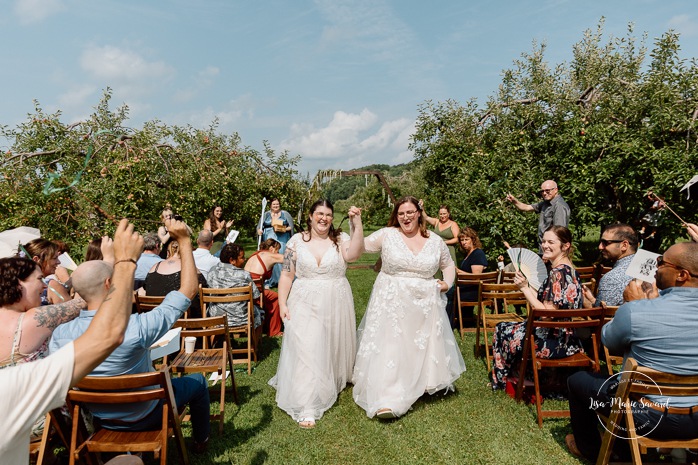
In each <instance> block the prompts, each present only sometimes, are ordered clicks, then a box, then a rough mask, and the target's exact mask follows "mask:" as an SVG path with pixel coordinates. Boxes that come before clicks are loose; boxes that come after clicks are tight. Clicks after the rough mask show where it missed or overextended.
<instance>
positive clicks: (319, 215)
mask: <svg viewBox="0 0 698 465" xmlns="http://www.w3.org/2000/svg"><path fill="white" fill-rule="evenodd" d="M315 218H317V219H318V220H321V219H324V218H327V219H330V220H331V219H332V218H334V215H333V214H332V213H320V212H315Z"/></svg>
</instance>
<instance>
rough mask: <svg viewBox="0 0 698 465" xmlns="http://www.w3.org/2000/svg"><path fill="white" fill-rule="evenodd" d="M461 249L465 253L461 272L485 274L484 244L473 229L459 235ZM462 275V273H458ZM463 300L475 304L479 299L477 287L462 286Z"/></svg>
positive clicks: (465, 229) (464, 230)
mask: <svg viewBox="0 0 698 465" xmlns="http://www.w3.org/2000/svg"><path fill="white" fill-rule="evenodd" d="M458 242H459V243H460V248H461V250H463V253H465V258H464V259H463V261H462V262H461V263H460V266H459V267H458V268H459V270H460V271H462V272H463V273H467V274H472V273H483V272H484V271H485V269H486V268H487V256H486V255H485V252H483V250H482V243H481V242H480V238H479V237H478V236H477V232H475V230H474V229H473V228H467V227H466V228H463V229H461V231H460V234H458ZM458 274H459V275H461V274H462V273H458ZM460 296H461V300H465V301H468V302H474V301H477V299H478V287H477V286H461V289H460Z"/></svg>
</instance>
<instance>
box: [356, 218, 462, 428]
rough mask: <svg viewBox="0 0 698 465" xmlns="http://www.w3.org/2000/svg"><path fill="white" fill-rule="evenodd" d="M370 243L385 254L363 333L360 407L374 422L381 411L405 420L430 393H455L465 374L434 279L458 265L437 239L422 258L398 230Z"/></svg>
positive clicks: (429, 243)
mask: <svg viewBox="0 0 698 465" xmlns="http://www.w3.org/2000/svg"><path fill="white" fill-rule="evenodd" d="M364 243H365V244H366V251H368V252H378V251H380V252H381V260H382V267H381V271H380V273H379V274H378V277H377V278H376V282H375V284H374V285H373V291H372V292H371V298H370V300H369V302H368V307H367V308H366V313H365V314H364V318H363V320H362V321H361V324H360V326H359V331H358V333H359V348H358V351H357V354H356V365H355V366H354V392H353V396H354V401H355V402H356V403H357V404H358V405H359V406H360V407H361V408H363V409H364V410H365V411H366V414H367V415H368V417H370V418H372V417H373V416H374V415H375V414H376V411H378V410H379V409H382V408H389V409H391V410H392V411H393V413H395V414H396V415H398V416H399V415H403V414H405V413H406V412H407V411H408V410H409V409H410V408H411V406H412V404H413V403H414V402H415V401H416V400H417V399H419V398H420V397H421V396H422V395H424V394H425V393H429V394H434V393H435V392H437V391H441V390H443V389H449V388H451V387H452V384H453V382H454V381H456V380H457V379H458V377H460V375H461V373H463V372H464V371H465V362H464V361H463V357H462V355H461V353H460V349H459V348H458V344H457V343H456V339H455V338H454V337H453V332H452V331H451V325H450V324H449V322H448V317H447V316H446V296H445V295H444V294H443V293H442V292H441V290H440V288H439V287H438V284H437V282H436V280H435V279H434V273H436V271H437V270H439V269H442V270H443V269H446V268H447V267H448V266H453V260H452V259H451V256H450V255H449V253H448V249H447V247H446V244H444V241H443V240H441V238H440V237H439V236H437V235H436V234H430V235H429V238H428V240H427V241H426V243H425V244H424V247H423V248H422V250H421V251H419V253H417V254H415V253H413V252H412V251H411V250H410V249H409V248H408V247H407V244H405V241H404V240H403V235H402V233H401V232H400V230H399V229H397V228H391V227H388V228H383V229H381V230H378V231H376V232H375V233H373V234H371V235H370V236H369V237H367V238H366V239H365V240H364Z"/></svg>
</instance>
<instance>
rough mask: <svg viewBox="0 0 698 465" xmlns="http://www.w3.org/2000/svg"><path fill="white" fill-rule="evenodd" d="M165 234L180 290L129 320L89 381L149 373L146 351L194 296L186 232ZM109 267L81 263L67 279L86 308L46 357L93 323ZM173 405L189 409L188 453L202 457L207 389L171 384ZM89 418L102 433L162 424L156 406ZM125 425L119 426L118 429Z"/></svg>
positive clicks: (174, 224) (173, 228)
mask: <svg viewBox="0 0 698 465" xmlns="http://www.w3.org/2000/svg"><path fill="white" fill-rule="evenodd" d="M167 223H168V224H167V225H166V226H167V229H168V231H169V232H170V235H171V236H172V237H173V239H174V240H177V241H178V242H179V246H180V248H179V250H180V255H181V258H182V274H181V285H180V288H179V290H178V291H172V292H170V293H169V294H167V296H166V297H165V300H164V301H163V302H162V304H161V305H160V306H158V307H156V308H155V309H154V310H151V311H150V312H147V313H141V314H134V315H131V317H130V320H129V324H128V327H127V328H126V335H125V336H124V341H123V342H122V344H121V345H120V346H119V347H117V348H116V350H114V352H113V353H112V354H111V355H110V356H109V357H108V358H107V359H106V360H105V361H104V362H102V364H101V365H99V366H98V367H97V368H95V369H94V371H92V373H90V375H91V376H118V375H128V374H135V373H145V372H150V371H153V365H152V361H151V359H150V346H151V345H152V344H153V343H154V342H155V341H157V340H158V339H159V338H160V337H162V336H163V335H164V334H165V333H166V332H167V331H169V329H170V328H171V327H172V325H173V324H174V323H175V321H177V319H178V318H180V317H181V316H182V315H183V314H184V311H185V310H186V309H187V308H188V307H189V304H190V302H191V298H192V297H193V296H194V295H195V294H196V291H197V286H198V279H197V272H196V266H195V265H194V257H193V255H192V244H191V239H190V238H189V231H188V229H187V226H186V225H185V224H184V223H183V222H181V221H175V220H168V221H167ZM112 270H113V268H112V266H111V265H109V264H108V263H105V262H103V261H100V260H95V261H89V262H85V263H83V264H82V265H80V266H79V267H78V268H77V269H76V270H75V272H74V273H73V286H74V287H75V290H76V292H78V294H80V296H82V297H83V298H84V299H85V301H86V302H87V308H88V309H90V310H83V311H81V312H80V316H79V317H78V318H76V319H75V320H73V321H71V322H69V323H67V324H63V325H60V326H58V327H57V328H56V329H55V330H54V333H53V337H52V338H51V342H50V344H49V349H50V351H51V353H53V352H56V351H58V349H60V348H61V347H63V346H64V345H66V344H69V343H70V342H72V341H73V340H75V339H77V338H78V337H79V336H80V335H82V334H83V333H84V332H85V331H86V330H87V327H88V326H89V325H90V322H91V321H92V319H93V318H94V316H95V314H96V313H97V311H98V310H92V309H97V308H99V306H100V305H101V303H102V302H103V301H104V300H105V299H106V297H107V295H108V290H109V286H110V284H111V274H112ZM172 387H173V389H174V395H175V401H176V403H177V408H178V409H183V408H184V407H185V406H186V405H187V404H189V411H190V413H191V421H192V430H193V436H194V452H203V451H204V450H205V448H206V444H207V442H208V436H209V430H210V424H209V423H210V419H209V409H210V402H209V394H208V383H207V382H206V379H205V378H204V377H203V376H202V375H201V374H195V375H190V376H185V377H182V378H173V379H172ZM92 414H93V415H94V417H95V418H96V420H97V421H98V422H99V424H100V425H101V426H102V427H103V428H107V429H113V430H129V431H145V430H148V429H152V428H153V427H156V425H158V424H159V422H160V421H162V404H161V403H158V402H156V401H153V402H152V403H151V404H150V405H148V404H145V403H140V404H134V405H133V407H132V408H130V409H128V410H124V406H123V405H118V406H117V405H115V406H108V405H106V406H99V408H94V409H92ZM125 422H126V423H128V425H125V424H124V423H125Z"/></svg>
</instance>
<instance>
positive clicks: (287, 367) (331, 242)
mask: <svg viewBox="0 0 698 465" xmlns="http://www.w3.org/2000/svg"><path fill="white" fill-rule="evenodd" d="M333 215H334V209H333V207H332V204H331V203H330V202H329V201H326V200H318V201H317V202H315V203H314V204H313V205H312V206H311V207H310V215H309V217H308V220H307V225H308V228H307V231H306V232H304V233H299V234H296V235H294V236H293V237H292V238H291V240H289V241H288V243H287V244H286V250H285V252H284V262H283V267H282V272H281V278H280V280H279V313H280V315H281V318H282V319H283V320H284V337H283V342H282V345H281V355H280V356H279V365H278V367H277V370H276V375H275V376H274V377H273V378H272V379H271V380H270V381H269V384H270V385H271V386H273V387H275V388H276V403H277V405H278V406H279V408H281V409H282V410H284V411H285V412H286V413H288V414H289V415H291V417H292V418H293V419H294V420H295V421H297V422H298V425H299V426H300V427H301V428H312V427H314V426H315V421H316V420H318V419H319V418H321V417H322V415H323V413H324V412H325V411H326V410H327V409H329V408H330V407H331V406H332V405H333V404H334V403H335V401H336V400H337V395H338V394H339V393H340V392H341V391H342V390H343V389H344V387H345V386H346V384H347V382H348V381H350V380H351V373H352V369H353V367H354V355H355V351H356V317H355V316H354V300H353V297H352V294H351V287H350V286H349V281H347V278H346V268H347V265H346V264H347V262H352V261H354V260H356V259H357V258H359V256H361V252H362V250H363V228H362V225H361V210H359V209H358V208H356V207H351V208H350V209H349V213H348V216H349V221H350V226H351V229H353V231H352V236H351V239H350V238H349V236H348V235H347V234H344V233H342V234H340V233H339V232H338V231H336V230H335V229H334V227H333V226H332V219H333ZM294 278H295V281H294Z"/></svg>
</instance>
